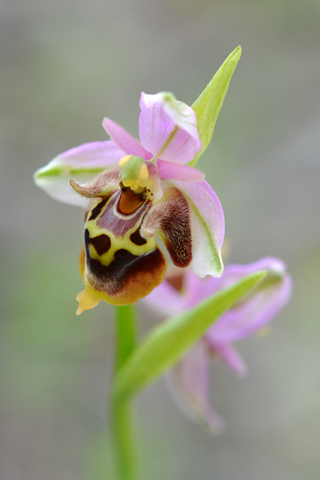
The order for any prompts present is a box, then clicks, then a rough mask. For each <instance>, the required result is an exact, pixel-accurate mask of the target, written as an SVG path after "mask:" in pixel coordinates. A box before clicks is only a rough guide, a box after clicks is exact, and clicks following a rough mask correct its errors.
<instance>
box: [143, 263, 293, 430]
mask: <svg viewBox="0 0 320 480" xmlns="http://www.w3.org/2000/svg"><path fill="white" fill-rule="evenodd" d="M258 270H266V271H267V275H266V277H265V278H264V279H263V280H262V282H261V283H260V284H259V285H258V286H257V287H256V288H255V289H254V290H253V291H252V292H250V293H249V294H248V295H247V296H246V297H245V298H244V299H242V300H241V301H240V302H238V303H237V304H236V305H235V306H234V307H233V308H231V309H230V310H228V311H227V312H226V313H224V314H223V315H222V316H221V317H220V318H219V319H218V321H217V322H216V323H214V324H213V325H212V326H211V327H210V328H209V330H208V331H207V332H206V335H205V336H204V337H203V338H202V340H201V341H200V342H198V343H197V344H196V345H195V346H194V347H193V348H192V349H191V350H190V351H189V352H188V353H187V355H186V356H185V358H184V359H183V360H182V361H181V363H180V364H179V365H178V366H177V367H176V368H175V369H173V370H172V372H170V374H169V378H168V381H169V386H170V389H171V391H172V393H173V396H174V398H175V399H176V401H177V403H178V404H179V406H180V407H181V408H182V410H183V411H185V412H186V413H187V415H188V416H189V417H191V418H194V419H197V420H200V421H201V422H204V423H205V424H206V425H207V426H208V427H209V428H211V429H212V430H214V431H217V430H221V429H222V428H223V425H224V422H223V420H222V419H221V418H220V417H219V415H218V414H217V413H216V412H215V411H214V409H213V408H212V407H211V405H210V400H209V397H210V375H209V365H210V363H211V360H212V357H220V358H221V359H222V360H223V361H224V363H225V364H226V365H227V366H228V367H229V368H230V369H232V370H233V371H234V372H235V373H237V374H238V375H240V376H242V375H244V374H245V373H246V365H245V363H244V361H243V360H242V358H241V357H240V355H239V354H238V352H237V351H236V350H235V348H234V346H233V343H234V342H236V341H239V340H241V339H244V338H247V337H249V336H250V335H253V334H255V333H257V332H259V331H261V330H263V329H264V328H265V327H266V326H267V325H268V324H269V323H270V322H271V320H273V318H274V317H275V316H276V315H277V313H278V312H279V311H280V310H281V309H282V308H283V307H284V306H285V304H286V303H287V302H288V300H289V298H290V295H291V290H292V282H291V278H290V276H289V275H288V273H287V272H286V267H285V265H284V263H283V262H282V261H281V260H280V259H278V258H275V257H265V258H262V259H261V260H258V261H257V262H253V263H250V264H247V265H228V266H226V267H225V270H224V273H223V274H222V276H221V277H220V278H211V277H207V278H205V279H199V278H198V277H197V276H195V275H194V274H193V273H192V272H191V271H189V270H188V271H187V272H186V274H185V276H184V278H183V284H182V290H181V288H180V290H177V289H176V288H174V287H173V286H172V285H173V283H172V281H171V280H170V282H168V281H164V282H163V283H162V284H161V285H159V287H157V288H156V289H155V290H153V292H152V293H151V294H150V295H149V296H147V297H146V298H145V299H144V300H143V301H144V303H146V304H147V305H148V306H149V307H150V308H151V309H152V310H155V311H157V312H162V313H163V315H165V316H172V315H175V314H177V313H180V312H182V311H184V310H188V308H190V307H192V306H193V305H195V304H197V303H198V302H201V301H202V300H204V299H205V298H207V297H209V296H211V295H213V294H215V293H217V292H218V291H219V290H222V289H224V288H226V287H228V286H231V285H233V284H234V283H236V282H237V281H239V280H241V279H242V278H244V277H245V276H246V275H248V274H250V273H253V272H255V271H258ZM175 281H177V280H175ZM179 282H181V279H180V280H179Z"/></svg>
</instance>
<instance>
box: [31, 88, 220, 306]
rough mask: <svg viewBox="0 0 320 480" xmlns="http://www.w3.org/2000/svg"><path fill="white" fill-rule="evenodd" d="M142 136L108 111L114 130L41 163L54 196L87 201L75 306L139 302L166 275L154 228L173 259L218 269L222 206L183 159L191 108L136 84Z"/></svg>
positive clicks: (40, 181) (191, 152)
mask: <svg viewBox="0 0 320 480" xmlns="http://www.w3.org/2000/svg"><path fill="white" fill-rule="evenodd" d="M139 105H140V109H141V113H140V116H139V136H140V142H138V141H137V140H136V139H135V138H134V137H132V136H131V135H130V134H129V133H128V132H126V130H124V129H123V128H122V127H121V126H120V125H118V124H117V123H115V122H113V121H112V120H110V119H109V118H105V119H104V121H103V126H104V128H105V130H106V131H107V133H108V134H109V136H110V137H111V140H108V141H104V142H92V143H86V144H84V145H80V146H78V147H76V148H72V149H70V150H68V151H66V152H64V153H62V154H61V155H58V156H57V157H55V158H54V159H53V160H52V161H51V162H50V163H49V164H48V165H47V166H45V167H43V168H41V169H39V170H38V171H37V172H36V173H35V175H34V179H35V183H36V184H37V185H38V186H39V187H40V188H42V189H43V190H44V191H45V192H46V193H48V194H49V195H50V196H52V197H53V198H55V199H57V200H60V201H62V202H65V203H69V204H72V205H78V206H82V207H85V209H86V215H87V220H86V225H85V241H84V249H83V251H82V253H81V257H80V272H81V275H82V278H83V281H84V283H85V285H86V289H85V290H84V291H83V292H81V294H79V296H78V300H79V303H80V308H79V310H78V313H81V312H82V311H83V310H86V309H88V308H93V307H94V306H95V305H97V303H99V301H100V300H101V299H104V300H106V301H107V302H109V303H114V304H116V305H124V304H128V303H135V302H136V301H137V300H138V299H139V298H141V297H143V296H145V295H148V294H149V293H150V291H151V290H152V289H153V288H155V287H156V286H157V285H158V284H159V283H161V281H162V280H163V277H164V273H165V269H166V260H165V258H164V257H163V255H162V253H161V250H160V249H159V248H158V246H157V244H156V241H155V233H157V234H159V236H160V238H161V239H162V240H163V242H164V244H165V247H166V248H167V250H168V252H169V255H170V257H171V259H172V261H173V263H174V264H175V265H176V266H179V267H186V266H190V268H191V269H192V270H193V271H194V272H195V273H196V274H197V275H199V276H201V277H204V276H206V275H213V276H220V275H221V273H222V271H223V262H222V258H221V247H222V243H223V238H224V228H225V225H224V214H223V210H222V206H221V203H220V201H219V199H218V197H217V195H216V194H215V192H214V191H213V190H212V188H211V187H210V185H209V184H208V183H207V182H206V180H205V179H204V174H203V173H202V172H201V171H200V170H198V169H196V168H194V167H191V166H189V165H187V164H188V163H189V162H190V161H192V160H193V159H194V157H195V155H197V154H198V153H199V152H200V151H201V141H200V138H199V134H198V129H197V117H196V114H195V112H194V111H193V110H192V108H191V107H189V106H188V105H186V104H185V103H183V102H180V101H177V100H176V99H175V97H174V96H173V95H172V94H171V93H167V92H160V93H157V94H155V95H149V94H146V93H142V94H141V98H140V104H139Z"/></svg>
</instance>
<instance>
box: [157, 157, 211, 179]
mask: <svg viewBox="0 0 320 480" xmlns="http://www.w3.org/2000/svg"><path fill="white" fill-rule="evenodd" d="M157 166H158V172H159V176H160V178H161V180H181V181H183V182H201V181H202V180H204V173H203V172H201V170H198V169H196V168H193V167H189V166H188V165H183V164H181V163H176V162H168V161H166V160H160V159H159V160H158V161H157Z"/></svg>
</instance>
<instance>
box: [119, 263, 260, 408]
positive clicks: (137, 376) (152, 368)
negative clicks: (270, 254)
mask: <svg viewBox="0 0 320 480" xmlns="http://www.w3.org/2000/svg"><path fill="white" fill-rule="evenodd" d="M265 275H266V272H265V271H258V272H255V273H253V274H250V275H248V276H246V277H245V278H243V279H242V280H240V281H239V282H237V283H235V284H234V285H232V286H230V287H228V288H225V289H224V290H221V291H219V292H218V293H216V294H215V295H213V296H212V297H209V298H207V299H206V300H204V301H203V302H201V303H199V304H197V305H196V306H195V307H193V308H191V309H190V310H188V311H186V312H183V313H181V314H179V315H176V316H175V317H172V318H170V319H168V320H167V321H165V322H163V323H161V324H160V325H159V326H158V327H156V328H155V329H154V330H153V332H152V333H151V334H150V335H149V336H148V337H147V338H146V339H145V340H144V342H143V343H142V344H141V345H140V346H139V347H137V349H136V350H135V351H134V352H133V353H132V355H131V356H130V357H129V358H128V359H127V361H126V363H125V365H124V366H123V367H122V368H121V369H120V370H118V372H117V374H116V375H115V377H114V383H113V391H112V397H113V401H114V402H122V401H126V400H128V399H129V397H130V396H132V395H133V394H134V393H136V392H137V391H138V390H140V389H141V388H143V387H145V386H146V385H147V384H149V383H151V382H153V381H154V380H156V379H157V378H158V377H160V375H162V374H163V373H164V372H165V371H166V370H168V369H170V368H172V367H173V366H174V365H175V364H177V363H178V362H179V360H180V359H181V358H182V357H183V355H184V354H185V353H186V351H187V350H188V348H190V347H191V346H192V345H193V344H194V343H195V342H197V341H198V340H199V339H200V338H201V337H202V336H203V335H204V334H205V332H206V330H207V329H208V328H209V327H210V326H211V325H212V324H213V323H214V321H215V320H217V319H218V317H220V315H222V313H224V312H225V311H226V310H228V309H229V308H231V307H232V306H233V305H234V304H235V303H236V302H237V301H239V300H240V299H241V298H243V297H244V296H245V295H246V294H247V293H248V292H249V291H250V290H252V289H253V288H254V287H255V286H256V285H257V284H258V283H259V282H260V281H261V280H262V278H263V277H264V276H265Z"/></svg>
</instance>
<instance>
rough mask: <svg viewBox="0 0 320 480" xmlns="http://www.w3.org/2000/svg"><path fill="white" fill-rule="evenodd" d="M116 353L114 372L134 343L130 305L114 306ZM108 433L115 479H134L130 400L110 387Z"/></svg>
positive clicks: (133, 441) (133, 322) (122, 362)
mask: <svg viewBox="0 0 320 480" xmlns="http://www.w3.org/2000/svg"><path fill="white" fill-rule="evenodd" d="M115 336H116V353H115V367H114V375H115V376H116V375H117V372H118V370H120V369H121V368H122V366H123V365H124V364H125V362H126V361H127V359H128V358H129V356H130V355H131V353H132V352H133V350H134V346H135V315H134V307H133V306H131V305H128V306H123V307H116V322H115ZM110 400H111V408H110V410H111V434H112V442H113V454H114V468H115V478H116V479H117V480H134V479H136V460H135V456H136V455H135V454H136V452H135V444H136V442H135V439H134V425H133V423H134V422H133V418H132V409H131V405H130V404H129V402H128V401H127V400H126V401H120V400H119V399H118V398H117V397H116V395H115V394H114V391H113V389H112V390H111V397H110Z"/></svg>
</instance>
